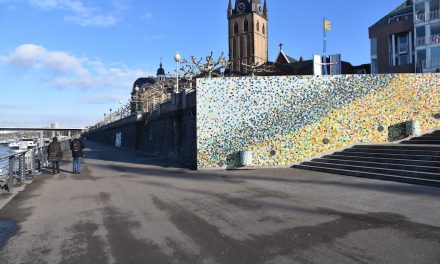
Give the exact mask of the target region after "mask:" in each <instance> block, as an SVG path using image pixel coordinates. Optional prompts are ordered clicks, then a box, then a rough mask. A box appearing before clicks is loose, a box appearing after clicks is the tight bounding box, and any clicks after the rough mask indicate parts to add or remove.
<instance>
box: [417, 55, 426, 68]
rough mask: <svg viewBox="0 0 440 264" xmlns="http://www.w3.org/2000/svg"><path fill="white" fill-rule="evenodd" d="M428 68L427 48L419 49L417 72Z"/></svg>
mask: <svg viewBox="0 0 440 264" xmlns="http://www.w3.org/2000/svg"><path fill="white" fill-rule="evenodd" d="M425 68H426V50H418V51H417V63H416V72H423V69H425Z"/></svg>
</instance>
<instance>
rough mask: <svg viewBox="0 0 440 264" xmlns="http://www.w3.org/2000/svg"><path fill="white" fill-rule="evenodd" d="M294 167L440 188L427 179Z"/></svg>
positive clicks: (312, 167) (302, 166)
mask: <svg viewBox="0 0 440 264" xmlns="http://www.w3.org/2000/svg"><path fill="white" fill-rule="evenodd" d="M293 167H294V168H296V169H302V170H311V171H318V172H325V173H331V174H338V175H347V176H355V177H362V178H370V179H377V180H384V181H394V182H402V183H410V184H418V185H427V186H434V187H440V181H439V180H427V179H419V178H412V177H405V176H396V175H387V174H379V173H369V172H360V171H350V170H343V169H333V168H323V167H315V166H309V165H295V166H293Z"/></svg>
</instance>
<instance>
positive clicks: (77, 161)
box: [70, 138, 84, 174]
mask: <svg viewBox="0 0 440 264" xmlns="http://www.w3.org/2000/svg"><path fill="white" fill-rule="evenodd" d="M83 149H84V143H83V141H82V140H81V139H80V138H74V139H73V140H72V141H71V142H70V150H72V158H73V174H79V172H80V170H81V158H82V157H83Z"/></svg>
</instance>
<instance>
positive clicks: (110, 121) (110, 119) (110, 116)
mask: <svg viewBox="0 0 440 264" xmlns="http://www.w3.org/2000/svg"><path fill="white" fill-rule="evenodd" d="M111 122H112V109H111V108H110V123H111Z"/></svg>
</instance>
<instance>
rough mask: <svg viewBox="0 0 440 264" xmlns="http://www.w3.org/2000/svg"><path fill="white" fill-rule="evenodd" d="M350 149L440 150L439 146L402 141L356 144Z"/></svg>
mask: <svg viewBox="0 0 440 264" xmlns="http://www.w3.org/2000/svg"><path fill="white" fill-rule="evenodd" d="M352 149H386V150H388V149H391V150H393V149H399V150H400V149H403V150H428V151H440V146H435V145H434V146H426V145H425V144H422V145H416V144H410V145H405V144H403V143H400V144H386V145H385V144H383V145H356V146H353V147H352Z"/></svg>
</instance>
